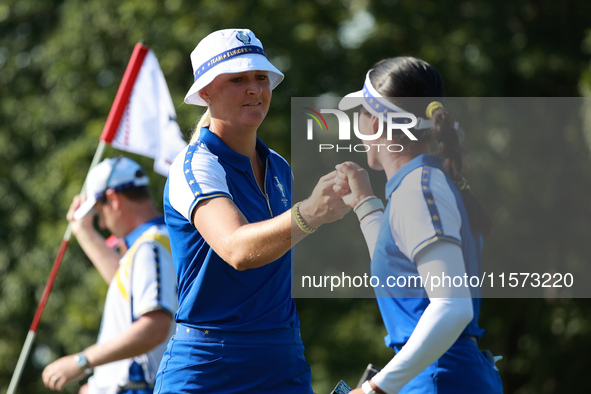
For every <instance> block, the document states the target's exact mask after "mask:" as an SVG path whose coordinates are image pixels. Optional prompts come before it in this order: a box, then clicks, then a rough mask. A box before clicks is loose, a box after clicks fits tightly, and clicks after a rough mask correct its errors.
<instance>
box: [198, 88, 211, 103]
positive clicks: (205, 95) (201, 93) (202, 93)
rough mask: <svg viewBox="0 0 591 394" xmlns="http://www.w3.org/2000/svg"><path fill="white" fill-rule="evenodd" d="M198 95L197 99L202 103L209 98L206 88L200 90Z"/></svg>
mask: <svg viewBox="0 0 591 394" xmlns="http://www.w3.org/2000/svg"><path fill="white" fill-rule="evenodd" d="M198 93H199V97H201V99H202V100H203V101H207V99H208V98H209V92H208V91H207V88H203V89H201V90H200V91H199V92H198Z"/></svg>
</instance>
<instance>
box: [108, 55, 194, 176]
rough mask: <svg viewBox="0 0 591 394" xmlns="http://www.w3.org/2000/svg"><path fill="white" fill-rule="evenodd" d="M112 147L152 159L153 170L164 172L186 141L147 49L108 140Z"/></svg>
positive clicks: (153, 58) (154, 61)
mask: <svg viewBox="0 0 591 394" xmlns="http://www.w3.org/2000/svg"><path fill="white" fill-rule="evenodd" d="M107 142H108V143H110V144H111V146H113V147H114V148H116V149H120V150H123V151H126V152H132V153H136V154H139V155H142V156H147V157H151V158H153V159H154V171H156V172H158V173H160V174H162V175H164V176H168V168H169V167H170V164H172V161H173V160H174V158H175V157H176V155H177V154H178V153H179V152H180V151H181V150H182V149H183V148H184V147H185V146H186V145H187V143H186V142H185V140H184V139H183V136H182V134H181V130H180V128H179V125H178V123H177V121H176V112H175V110H174V106H173V103H172V98H171V97H170V92H169V91H168V85H167V84H166V80H165V79H164V74H163V73H162V70H161V69H160V65H159V64H158V59H156V55H154V52H153V51H152V50H151V49H148V50H147V53H146V55H145V58H144V59H143V62H142V63H141V68H140V69H139V72H138V74H137V78H136V80H135V83H134V84H133V87H132V89H131V92H130V95H129V99H128V102H127V104H125V107H124V109H123V113H122V116H121V120H120V121H119V125H118V127H117V132H116V133H115V135H114V136H113V138H112V140H111V141H107Z"/></svg>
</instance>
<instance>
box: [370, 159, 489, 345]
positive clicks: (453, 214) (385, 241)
mask: <svg viewBox="0 0 591 394" xmlns="http://www.w3.org/2000/svg"><path fill="white" fill-rule="evenodd" d="M386 197H387V198H388V204H387V206H386V209H385V211H384V216H383V217H382V222H381V227H380V232H379V235H378V239H377V243H376V247H375V250H374V254H373V257H372V261H371V271H372V275H375V276H378V277H379V278H380V283H386V281H387V278H388V277H389V276H396V277H398V276H403V277H406V278H410V277H417V276H418V275H419V272H418V270H417V267H416V265H415V263H414V258H415V256H416V255H417V253H418V252H420V251H421V250H422V249H423V248H424V247H426V246H428V245H431V244H432V243H434V242H451V243H455V244H457V245H459V246H461V248H462V254H463V257H464V264H465V268H466V273H467V274H468V276H474V275H477V276H479V277H480V276H481V271H482V262H481V251H482V237H480V236H477V237H475V236H474V235H473V234H472V231H471V229H470V221H469V219H468V213H467V211H466V208H465V206H464V202H463V198H462V195H461V194H460V192H459V190H458V189H457V187H456V186H455V185H454V183H453V181H452V180H451V178H450V177H449V175H448V174H447V172H446V171H445V167H444V165H443V159H442V158H441V157H439V156H433V155H420V156H417V157H415V158H414V159H412V160H411V161H409V162H408V163H406V164H405V165H404V166H403V167H402V168H401V169H400V170H398V171H397V172H396V174H395V175H394V176H393V177H392V178H390V180H388V182H387V183H386ZM399 283H405V282H404V281H400V282H399ZM406 283H413V282H412V281H410V280H409V281H407V282H406ZM375 292H376V296H377V297H378V305H379V308H380V312H381V314H382V318H383V320H384V325H385V326H386V329H387V331H388V335H387V336H386V338H385V342H386V346H388V347H392V348H395V349H396V348H398V349H399V347H400V346H402V345H404V344H405V343H406V342H407V341H408V338H409V337H410V335H411V334H412V332H413V330H414V329H415V327H416V325H417V323H418V321H419V319H420V318H421V316H422V315H423V312H424V311H425V309H426V308H427V306H428V305H429V298H428V296H427V293H426V291H425V289H424V287H421V286H418V285H416V286H415V285H413V286H410V285H408V286H404V287H389V286H385V287H376V288H375ZM472 297H473V298H472V305H473V309H474V318H473V320H472V321H471V322H470V324H468V326H467V327H466V328H465V330H464V332H463V333H462V335H467V336H474V337H477V338H480V337H481V336H482V334H483V333H484V330H483V329H481V328H480V327H478V316H479V314H480V304H481V298H480V297H481V293H480V291H479V289H475V291H473V293H472Z"/></svg>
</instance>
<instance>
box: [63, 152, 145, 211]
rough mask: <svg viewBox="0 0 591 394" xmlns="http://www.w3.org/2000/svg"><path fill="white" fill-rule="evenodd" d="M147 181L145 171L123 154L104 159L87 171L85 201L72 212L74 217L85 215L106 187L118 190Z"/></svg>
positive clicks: (130, 187)
mask: <svg viewBox="0 0 591 394" xmlns="http://www.w3.org/2000/svg"><path fill="white" fill-rule="evenodd" d="M149 183H150V180H149V178H148V176H147V175H146V172H145V171H144V169H143V168H142V166H140V165H139V164H138V163H136V162H135V161H133V160H131V159H128V158H127V157H123V156H120V157H114V158H110V159H105V160H103V161H102V162H101V163H100V164H98V165H96V166H95V167H93V168H92V169H91V170H90V172H89V173H88V177H87V178H86V185H85V187H84V190H85V191H86V201H84V203H82V205H80V207H79V208H78V209H77V210H76V212H74V219H76V220H79V219H82V218H83V217H84V216H86V214H88V212H90V211H91V210H92V207H94V204H96V202H97V201H98V200H99V199H100V198H101V197H103V196H104V194H105V192H106V191H107V189H113V190H115V191H118V192H119V191H123V190H128V189H132V188H134V187H140V186H147V185H148V184H149Z"/></svg>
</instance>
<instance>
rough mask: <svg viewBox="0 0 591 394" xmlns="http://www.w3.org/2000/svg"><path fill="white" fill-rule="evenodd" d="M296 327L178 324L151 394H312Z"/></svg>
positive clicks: (308, 369) (308, 373)
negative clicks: (245, 329)
mask: <svg viewBox="0 0 591 394" xmlns="http://www.w3.org/2000/svg"><path fill="white" fill-rule="evenodd" d="M311 380H312V375H311V372H310V366H309V365H308V363H307V362H306V360H305V358H304V346H303V344H302V340H301V338H300V332H299V329H283V330H270V331H264V332H253V333H240V332H237V333H234V332H232V333H230V332H219V331H212V330H199V329H195V328H190V327H187V326H183V325H180V324H177V332H176V334H175V335H174V337H173V338H172V339H171V340H170V341H169V343H168V346H167V349H166V352H165V353H164V356H163V357H162V361H161V362H160V368H159V370H158V374H157V375H156V384H155V387H154V394H193V393H198V394H201V393H208V394H234V393H236V394H238V393H250V392H252V393H260V394H266V393H268V394H276V393H282V394H312V386H311Z"/></svg>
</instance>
